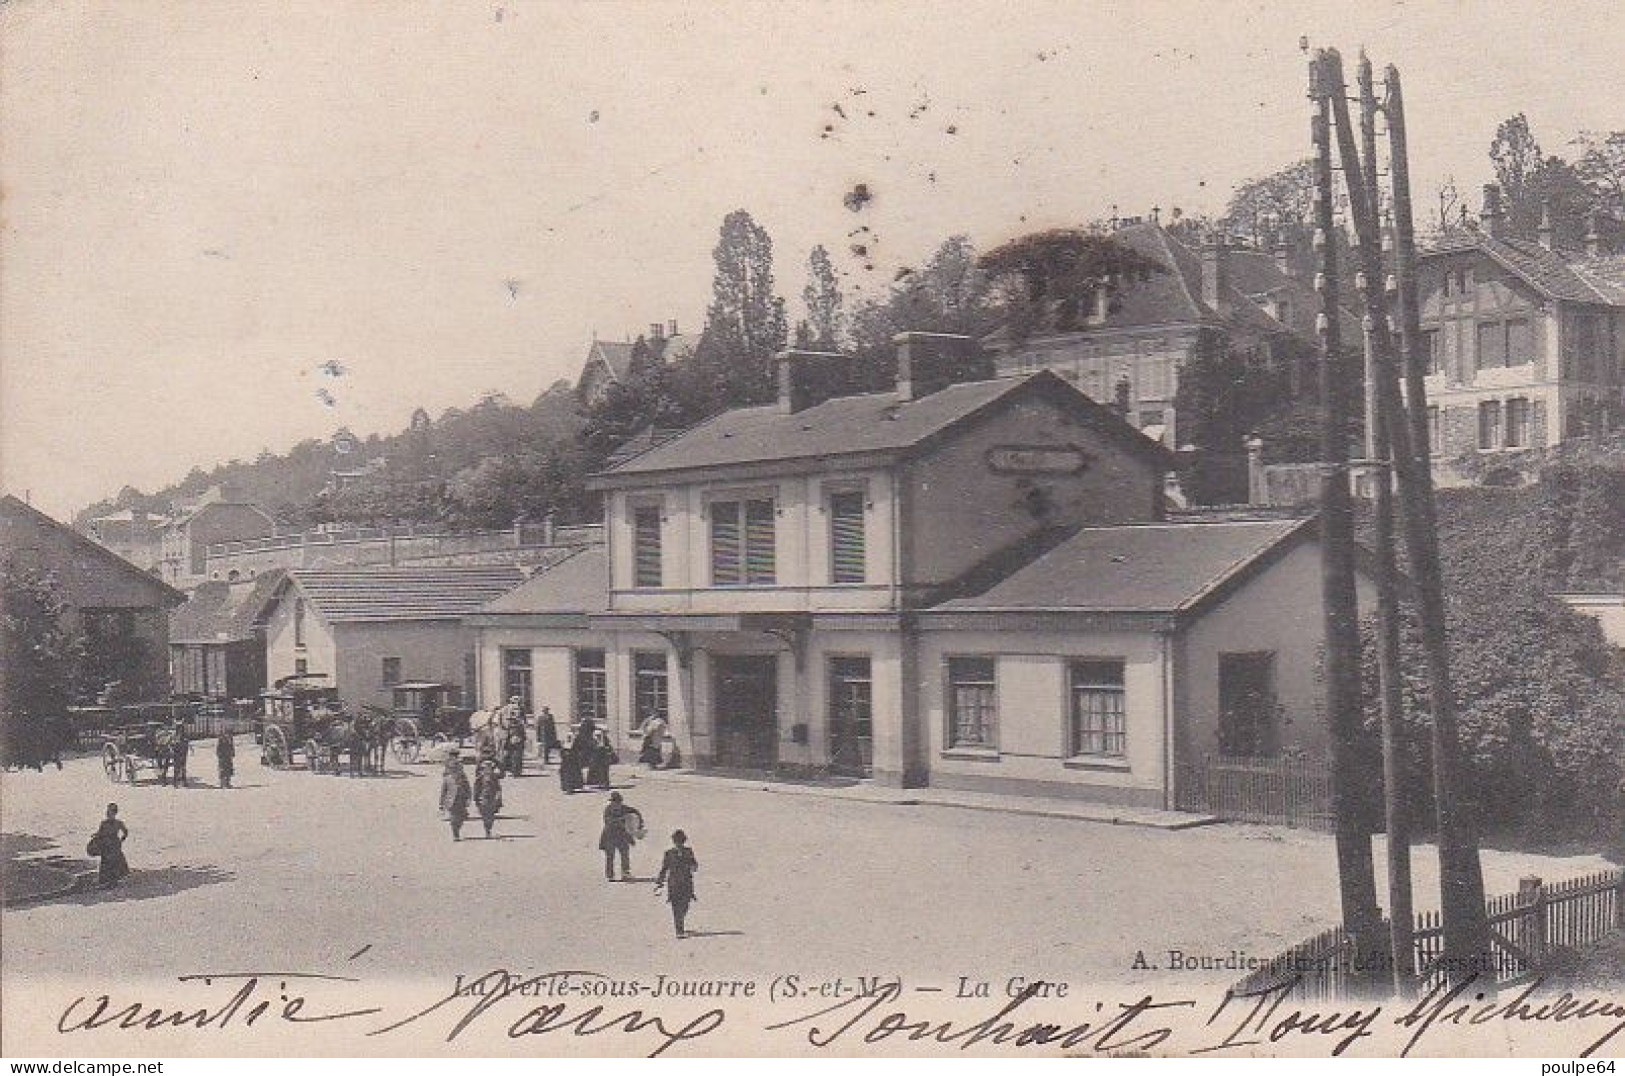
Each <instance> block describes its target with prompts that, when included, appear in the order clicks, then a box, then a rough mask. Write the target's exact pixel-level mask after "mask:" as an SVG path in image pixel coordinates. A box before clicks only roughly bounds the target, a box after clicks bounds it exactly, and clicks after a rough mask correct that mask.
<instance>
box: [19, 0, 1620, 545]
mask: <svg viewBox="0 0 1625 1076" xmlns="http://www.w3.org/2000/svg"><path fill="white" fill-rule="evenodd" d="M1301 37H1306V38H1307V39H1308V41H1309V43H1310V44H1311V46H1315V47H1319V46H1335V47H1338V48H1340V49H1341V50H1342V51H1343V52H1344V55H1345V58H1346V59H1347V60H1348V62H1349V65H1350V68H1351V70H1352V61H1353V57H1354V55H1355V53H1356V52H1357V50H1358V49H1359V48H1360V47H1361V46H1364V47H1366V48H1367V49H1368V50H1369V51H1370V53H1371V55H1372V57H1373V59H1374V61H1375V62H1376V63H1377V65H1378V70H1379V72H1380V71H1381V69H1382V67H1383V66H1384V65H1385V64H1388V63H1393V64H1395V65H1397V66H1398V67H1399V68H1400V71H1401V73H1402V75H1403V77H1404V80H1405V94H1406V107H1407V118H1408V120H1409V123H1410V127H1411V157H1412V162H1413V164H1412V169H1413V184H1414V190H1415V192H1416V197H1417V198H1418V199H1419V207H1420V208H1421V209H1425V208H1426V207H1427V206H1428V204H1429V203H1430V202H1432V201H1433V200H1434V199H1435V193H1436V192H1437V190H1438V188H1439V186H1440V185H1441V183H1442V182H1443V181H1444V180H1445V178H1446V177H1454V179H1455V181H1456V183H1457V185H1458V186H1459V187H1460V188H1461V189H1462V190H1463V191H1464V192H1467V194H1468V196H1469V197H1470V199H1471V200H1472V202H1473V204H1474V206H1475V207H1476V203H1477V197H1478V196H1477V193H1476V192H1477V190H1478V188H1479V186H1480V185H1481V184H1482V183H1483V182H1485V181H1486V180H1488V179H1490V178H1492V177H1491V174H1490V165H1489V162H1488V158H1487V149H1488V145H1489V141H1490V139H1491V137H1492V136H1493V134H1494V131H1495V127H1496V124H1497V123H1498V122H1499V121H1500V120H1501V119H1503V118H1505V117H1506V116H1508V115H1511V114H1512V113H1515V112H1518V111H1523V112H1525V113H1527V114H1528V116H1529V120H1530V123H1531V125H1532V127H1533V128H1534V131H1535V133H1536V135H1537V137H1539V138H1540V140H1541V141H1542V142H1543V144H1544V145H1545V147H1546V149H1547V150H1548V152H1553V151H1564V150H1566V149H1567V148H1568V147H1567V145H1566V143H1567V142H1568V141H1569V140H1570V139H1571V138H1573V137H1574V135H1575V134H1576V133H1578V132H1579V131H1582V130H1588V129H1616V128H1620V127H1625V64H1622V63H1621V62H1620V56H1621V55H1622V54H1625V8H1621V6H1620V5H1619V4H1617V3H1595V4H1586V3H1546V4H1536V3H1517V2H1487V0H1486V2H1478V3H1460V2H1450V0H1429V2H1426V3H1410V4H1397V3H1364V4H1356V3H1348V2H1337V3H1309V2H1304V3H1258V2H1252V3H1224V2H1210V3H1202V4H1197V3H1186V2H1174V0H1140V2H1137V3H1128V2H1124V3H1101V2H1083V0H1078V2H1072V3H1044V2H1037V0H1022V2H1021V3H1010V2H1009V0H1000V2H996V3H978V2H974V0H972V2H965V0H959V2H954V3H947V2H942V3H888V2H883V0H863V2H839V0H836V2H830V3H811V2H797V0H790V2H786V3H783V4H766V3H727V2H718V3H708V4H692V3H635V2H624V3H608V2H605V3H586V2H579V0H578V2H572V3H553V4H543V3H518V2H515V0H487V2H478V3H476V2H468V3H459V2H449V3H435V4H430V3H407V2H400V0H390V2H377V3H373V2H368V3H359V2H345V0H321V2H295V3H286V4H264V3H262V2H260V0H251V2H236V0H219V2H213V3H203V2H201V0H199V2H190V3H188V2H178V0H153V2H150V3H142V4H120V3H107V4H100V5H82V4H74V3H63V2H57V0H10V2H9V3H4V4H0V489H4V490H6V491H8V492H14V493H17V494H18V495H23V494H25V493H26V494H27V496H28V497H29V498H30V499H31V500H32V502H33V503H34V504H35V505H37V506H39V507H41V508H42V509H44V510H46V511H48V512H51V513H53V514H55V515H58V516H60V517H66V516H68V515H71V514H72V513H73V512H75V511H77V510H78V509H80V508H82V507H83V506H84V505H85V504H87V503H89V502H91V501H93V500H96V499H98V498H101V497H104V496H109V495H111V494H113V493H115V492H116V491H117V490H118V489H119V488H120V487H122V486H124V485H125V484H131V485H134V486H136V487H138V488H141V489H144V490H148V491H150V490H152V489H155V488H157V487H161V486H163V485H166V484H168V483H170V482H173V481H175V480H178V479H179V478H181V477H182V476H184V475H185V474H186V473H187V472H188V471H189V470H190V469H191V468H192V467H193V466H194V465H201V466H203V467H204V468H205V469H207V468H208V467H210V466H212V465H214V464H216V463H220V462H224V461H227V460H229V459H233V458H241V459H252V458H253V457H254V456H256V455H257V454H258V453H259V452H260V451H262V450H264V449H270V450H272V451H283V450H286V449H287V448H289V447H291V446H292V445H293V444H295V443H296V442H298V441H300V440H303V439H306V438H311V437H315V438H320V439H326V438H328V437H330V436H331V435H332V433H333V432H334V431H335V430H336V429H337V428H339V427H340V426H346V427H348V428H349V429H351V430H353V431H354V432H356V433H357V434H360V435H361V436H366V435H367V434H369V433H373V432H391V431H394V430H397V429H399V428H401V427H402V426H404V425H405V424H406V422H407V420H408V418H409V416H410V415H411V413H412V411H413V409H414V408H416V407H418V406H423V407H425V408H427V409H428V411H429V413H430V414H431V415H433V416H438V415H439V414H440V413H441V412H442V411H444V410H445V409H446V408H448V407H454V406H457V407H462V406H467V405H468V404H470V403H472V402H474V401H475V400H477V399H478V398H479V397H480V396H481V395H483V394H484V393H487V392H502V393H505V394H506V395H508V396H509V397H510V398H511V399H513V400H515V401H516V402H520V403H528V402H529V401H530V400H531V399H533V398H534V397H535V396H536V395H537V394H538V393H540V392H541V391H542V390H543V389H545V388H546V387H547V386H549V385H550V384H552V383H554V382H555V381H557V380H559V379H561V378H562V379H572V380H573V379H574V378H575V376H576V375H577V374H578V373H579V370H580V366H581V362H582V360H583V358H584V357H585V354H586V350H587V347H588V344H589V342H590V340H591V339H592V337H593V336H594V335H595V334H596V335H598V336H600V337H604V338H608V339H625V338H627V337H628V336H632V335H636V334H637V333H639V332H644V331H647V327H648V325H649V324H650V323H651V322H655V321H662V322H665V321H670V320H676V321H677V322H678V323H679V327H680V328H683V329H697V328H699V327H700V323H701V322H702V321H703V318H704V313H705V308H706V304H707V301H708V298H709V293H710V287H711V274H712V268H713V263H712V260H711V250H712V248H713V247H714V246H715V243H716V237H717V230H718V227H719V225H720V223H721V220H722V218H723V217H724V216H725V215H726V214H727V213H728V212H729V211H731V210H734V209H738V208H745V209H748V210H749V211H750V212H751V214H752V215H753V216H754V217H755V218H756V219H757V221H758V222H760V223H761V224H762V225H763V226H764V227H765V228H766V229H767V231H768V233H769V234H770V235H771V236H772V238H773V240H774V244H775V254H776V270H777V278H778V286H779V290H780V292H781V294H784V295H785V296H786V297H787V298H789V300H790V302H791V307H792V313H793V314H794V312H795V311H796V308H797V307H798V305H799V299H798V297H799V295H800V292H801V288H802V286H803V285H804V283H805V281H806V259H807V254H808V252H809V250H810V249H811V248H812V247H813V246H814V245H815V244H823V245H824V246H826V247H827V248H828V249H829V250H830V251H831V253H832V254H833V255H834V257H835V260H836V263H837V266H838V268H839V269H840V270H841V271H842V272H843V273H844V274H845V276H844V278H843V283H844V284H845V286H846V287H847V288H848V290H849V292H850V291H857V290H863V291H868V292H870V293H874V292H877V291H878V290H880V289H882V288H884V287H885V285H886V284H887V283H888V282H889V281H890V280H891V278H892V275H893V274H894V272H895V271H896V269H897V268H898V267H900V266H904V265H910V264H918V263H919V262H920V261H922V260H923V259H924V258H925V257H927V256H928V255H929V253H930V251H931V250H932V249H934V248H935V247H936V246H937V244H938V243H940V242H941V240H942V239H944V238H945V237H947V236H949V235H952V234H955V233H964V234H967V235H969V236H970V237H971V238H972V239H973V240H974V242H975V243H976V244H977V246H978V247H979V248H980V249H984V250H985V249H989V248H991V247H992V246H994V245H996V244H998V243H999V242H1002V241H1004V240H1006V239H1009V238H1011V237H1013V236H1016V235H1019V234H1022V233H1023V232H1027V231H1032V230H1036V229H1038V228H1042V227H1050V226H1064V225H1073V224H1079V223H1082V222H1085V221H1088V220H1091V219H1094V218H1099V217H1104V216H1108V215H1110V213H1111V212H1112V208H1113V206H1116V207H1117V210H1118V212H1119V213H1121V214H1123V215H1140V214H1145V213H1148V212H1149V211H1150V209H1151V208H1152V207H1153V206H1158V207H1161V208H1162V210H1163V212H1164V213H1167V212H1169V211H1170V210H1171V209H1172V208H1173V207H1175V206H1178V207H1181V208H1183V209H1184V210H1186V211H1187V212H1208V213H1217V212H1219V211H1220V210H1222V208H1223V206H1224V202H1225V200H1226V197H1227V196H1228V194H1229V192H1230V191H1231V189H1232V188H1233V187H1234V186H1235V185H1236V184H1237V183H1239V182H1241V181H1243V180H1245V179H1247V178H1250V177H1253V176H1256V175H1260V174H1264V173H1267V172H1270V171H1273V170H1275V169H1276V168H1278V167H1280V166H1282V165H1285V164H1287V163H1289V162H1291V161H1293V160H1295V159H1298V158H1300V157H1303V156H1306V155H1307V152H1308V111H1307V105H1306V102H1305V99H1304V92H1305V83H1306V74H1305V72H1306V57H1305V55H1304V54H1303V53H1302V52H1301V51H1300V48H1299V42H1300V38H1301ZM837 105H838V106H839V109H838V110H837V108H836V107H835V106H837ZM858 183H864V184H866V185H867V186H868V188H869V190H870V192H871V193H872V194H873V199H872V200H871V201H870V202H869V203H867V204H866V205H865V206H863V208H861V209H859V210H857V211H854V210H851V209H848V208H847V207H846V206H845V205H844V204H843V196H844V195H845V194H847V192H849V191H850V190H851V189H852V188H853V186H854V185H855V184H858ZM860 228H866V229H868V230H867V231H862V232H860V231H857V229H860ZM856 243H862V244H863V245H865V246H866V247H867V253H866V254H865V255H864V256H861V257H860V256H857V255H854V254H853V252H852V247H853V245H854V244H856ZM869 266H872V268H869Z"/></svg>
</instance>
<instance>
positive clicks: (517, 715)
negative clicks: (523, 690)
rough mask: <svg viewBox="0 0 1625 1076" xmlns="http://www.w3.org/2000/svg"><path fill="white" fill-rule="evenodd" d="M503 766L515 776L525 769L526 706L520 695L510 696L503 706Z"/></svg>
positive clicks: (521, 773)
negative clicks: (521, 701) (520, 699)
mask: <svg viewBox="0 0 1625 1076" xmlns="http://www.w3.org/2000/svg"><path fill="white" fill-rule="evenodd" d="M501 720H502V768H503V769H504V770H506V771H507V772H508V774H509V775H511V776H513V777H520V776H522V775H523V774H524V770H525V708H524V706H523V705H522V704H521V703H520V701H519V696H518V695H513V696H510V697H509V699H508V704H507V705H506V706H504V707H503V708H502V711H501Z"/></svg>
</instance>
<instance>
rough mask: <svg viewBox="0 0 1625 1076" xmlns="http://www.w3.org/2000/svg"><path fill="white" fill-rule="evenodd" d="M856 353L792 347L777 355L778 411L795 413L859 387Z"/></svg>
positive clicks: (788, 413)
mask: <svg viewBox="0 0 1625 1076" xmlns="http://www.w3.org/2000/svg"><path fill="white" fill-rule="evenodd" d="M853 361H854V360H853V357H852V356H851V355H842V354H840V353H839V352H836V351H804V350H799V349H792V350H789V351H781V352H779V353H778V355H777V356H776V362H777V364H778V374H779V413H780V414H783V415H794V414H796V413H797V412H800V411H805V410H807V408H809V407H816V406H817V405H818V404H821V403H823V402H824V401H825V400H828V399H831V398H833V397H836V396H845V395H848V394H850V393H851V392H852V391H854V389H855V388H856V387H857V386H856V384H855V381H856V370H855V369H854V367H853Z"/></svg>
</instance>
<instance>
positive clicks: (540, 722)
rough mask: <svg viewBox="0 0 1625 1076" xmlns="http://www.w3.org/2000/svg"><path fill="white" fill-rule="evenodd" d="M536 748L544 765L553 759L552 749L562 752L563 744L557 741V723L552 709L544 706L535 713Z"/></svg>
mask: <svg viewBox="0 0 1625 1076" xmlns="http://www.w3.org/2000/svg"><path fill="white" fill-rule="evenodd" d="M536 750H537V751H539V752H540V753H541V756H542V765H544V766H546V765H547V764H548V763H550V762H552V761H553V752H554V751H558V752H559V753H560V754H563V745H562V744H561V743H559V723H558V722H557V721H556V720H554V718H553V711H552V710H550V709H548V708H547V707H546V706H543V707H542V712H541V713H540V714H537V715H536Z"/></svg>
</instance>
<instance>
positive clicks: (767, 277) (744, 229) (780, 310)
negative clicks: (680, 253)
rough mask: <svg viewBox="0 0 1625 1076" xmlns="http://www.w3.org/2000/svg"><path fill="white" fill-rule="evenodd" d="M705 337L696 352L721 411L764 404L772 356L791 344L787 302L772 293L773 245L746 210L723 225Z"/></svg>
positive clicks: (770, 392)
mask: <svg viewBox="0 0 1625 1076" xmlns="http://www.w3.org/2000/svg"><path fill="white" fill-rule="evenodd" d="M712 257H713V259H714V260H715V261H716V273H715V275H714V276H713V277H712V281H711V291H712V296H711V306H710V309H709V310H708V311H707V312H706V323H705V334H704V337H703V338H702V340H701V342H700V347H699V348H698V349H697V351H696V353H695V359H696V362H697V364H698V365H699V366H700V367H701V369H702V370H704V372H705V373H706V374H707V375H708V381H709V386H708V387H709V388H710V389H711V390H712V391H713V392H714V394H715V397H716V399H717V405H718V409H721V408H725V407H728V406H732V405H735V404H740V403H761V402H764V401H766V400H768V399H770V398H771V397H772V395H773V391H774V387H773V386H774V380H773V356H774V355H775V354H777V353H778V352H780V351H782V350H783V349H784V345H785V343H786V342H787V341H788V339H789V322H788V320H787V318H786V315H785V308H784V300H783V299H781V298H780V297H779V296H777V295H775V294H774V292H773V240H772V239H771V238H770V237H769V236H768V234H767V231H766V230H765V229H763V228H762V226H761V225H759V224H757V223H756V221H755V220H754V219H753V218H752V217H751V215H750V214H749V213H747V212H746V211H745V210H743V209H736V210H734V211H733V212H732V213H729V214H728V216H727V217H726V218H724V219H723V222H722V230H721V234H720V235H719V237H718V239H717V245H716V249H715V250H714V251H713V252H712Z"/></svg>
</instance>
